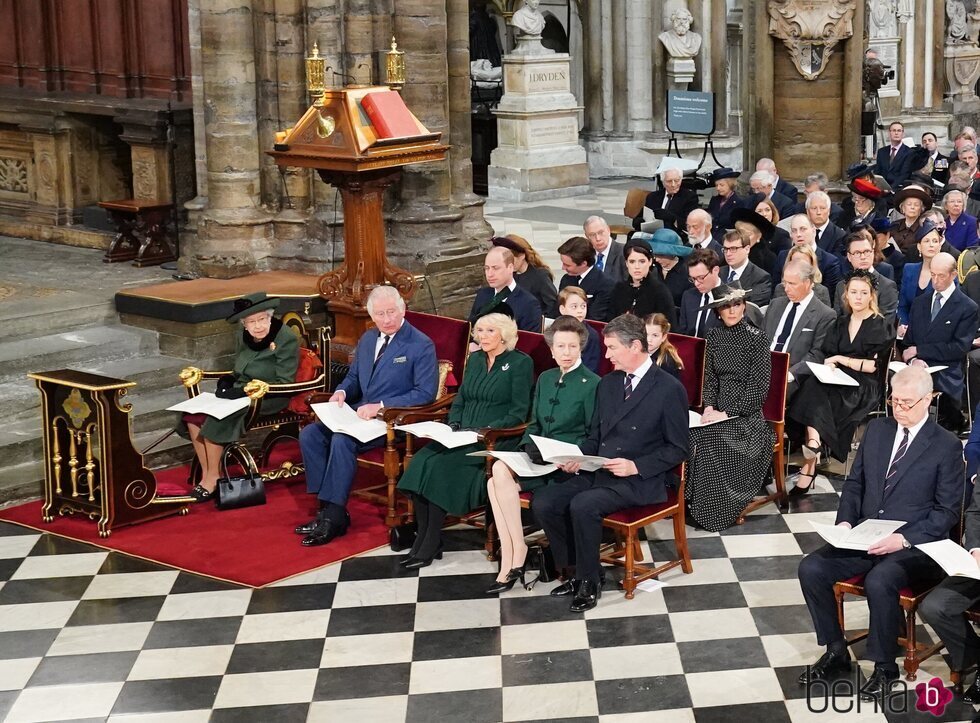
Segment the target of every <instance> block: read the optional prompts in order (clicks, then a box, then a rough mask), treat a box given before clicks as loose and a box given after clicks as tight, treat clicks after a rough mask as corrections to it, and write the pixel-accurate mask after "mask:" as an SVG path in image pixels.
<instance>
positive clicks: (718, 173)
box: [708, 166, 742, 183]
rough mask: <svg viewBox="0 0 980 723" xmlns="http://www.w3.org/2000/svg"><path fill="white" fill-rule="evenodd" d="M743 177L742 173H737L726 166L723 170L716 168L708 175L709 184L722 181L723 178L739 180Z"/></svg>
mask: <svg viewBox="0 0 980 723" xmlns="http://www.w3.org/2000/svg"><path fill="white" fill-rule="evenodd" d="M741 175H742V172H741V171H736V170H735V169H734V168H729V167H728V166H724V167H723V168H716V169H715V170H713V171H712V172H711V173H709V174H708V183H714V182H715V181H720V180H722V179H723V178H738V177H739V176H741Z"/></svg>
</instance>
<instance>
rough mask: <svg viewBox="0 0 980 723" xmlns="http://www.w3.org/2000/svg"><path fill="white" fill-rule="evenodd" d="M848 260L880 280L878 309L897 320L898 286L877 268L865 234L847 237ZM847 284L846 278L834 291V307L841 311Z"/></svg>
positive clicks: (871, 248)
mask: <svg viewBox="0 0 980 723" xmlns="http://www.w3.org/2000/svg"><path fill="white" fill-rule="evenodd" d="M847 260H848V261H849V262H850V264H851V268H852V269H854V270H855V271H857V270H862V271H867V272H868V273H869V274H871V275H872V276H873V277H874V278H875V279H876V280H877V281H878V288H877V292H876V293H877V294H878V309H879V310H880V311H881V315H882V316H884V317H885V318H886V319H888V320H889V321H894V320H895V312H896V310H897V309H898V286H896V285H895V282H894V281H892V280H891V279H889V278H886V277H884V276H882V275H881V274H879V273H878V272H877V271H876V270H875V252H874V247H873V246H872V245H871V242H870V241H869V240H868V239H866V238H865V237H864V236H861V235H858V234H852V235H851V236H848V237H847ZM846 285H847V279H846V278H845V279H844V280H843V281H841V282H840V283H839V284H837V290H836V291H835V292H834V308H835V309H837V312H838V313H840V311H841V309H842V308H843V300H844V287H845V286H846Z"/></svg>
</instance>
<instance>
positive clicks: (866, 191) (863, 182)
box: [847, 178, 885, 201]
mask: <svg viewBox="0 0 980 723" xmlns="http://www.w3.org/2000/svg"><path fill="white" fill-rule="evenodd" d="M847 187H848V188H849V189H850V190H851V193H856V194H857V195H858V196H863V197H864V198H867V199H870V200H872V201H877V200H878V199H879V198H882V197H884V195H885V192H884V191H882V190H881V189H880V188H878V187H877V186H876V185H875V184H873V183H872V182H871V181H869V180H867V179H866V178H855V179H852V180H851V182H850V183H848V184H847Z"/></svg>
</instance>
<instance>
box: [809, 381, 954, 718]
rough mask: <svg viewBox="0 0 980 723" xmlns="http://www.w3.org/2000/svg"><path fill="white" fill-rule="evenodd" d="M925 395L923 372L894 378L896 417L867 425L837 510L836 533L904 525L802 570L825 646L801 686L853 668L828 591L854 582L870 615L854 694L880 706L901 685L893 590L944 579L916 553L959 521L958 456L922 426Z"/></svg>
mask: <svg viewBox="0 0 980 723" xmlns="http://www.w3.org/2000/svg"><path fill="white" fill-rule="evenodd" d="M931 397H932V380H931V378H930V376H929V373H928V372H927V371H926V370H925V369H919V368H916V367H909V368H907V369H903V370H902V371H900V372H898V373H897V374H896V375H895V376H894V377H893V378H892V393H891V404H892V409H893V411H894V414H895V416H894V418H878V419H874V420H872V421H871V423H870V424H869V425H868V429H867V432H866V433H865V435H864V440H863V441H862V442H861V446H860V448H859V449H858V452H857V456H856V457H855V460H854V466H853V467H852V468H851V473H850V474H849V475H848V476H847V479H846V480H844V487H843V489H842V491H841V498H840V505H839V506H838V509H837V525H838V527H846V528H848V529H850V528H852V527H856V526H857V525H859V524H860V523H862V522H864V521H865V520H869V519H879V520H896V521H901V522H903V523H905V524H903V525H902V526H901V527H899V528H898V530H897V531H895V532H893V533H892V534H890V535H888V536H887V537H883V538H880V539H879V540H878V541H877V542H875V543H874V544H873V545H871V547H870V548H869V549H868V550H867V552H864V551H857V550H845V549H841V548H837V547H832V546H830V545H825V546H823V547H821V548H820V549H819V550H817V551H816V552H813V553H811V554H810V555H807V556H806V557H805V558H803V560H802V562H800V568H799V579H800V587H801V588H802V590H803V597H804V599H805V600H806V604H807V607H808V608H809V610H810V617H811V618H812V619H813V627H814V629H815V631H816V633H817V643H818V644H819V645H826V646H827V652H826V653H824V655H823V656H821V658H820V659H819V660H818V661H817V662H816V663H814V664H813V665H810V666H807V668H806V670H805V671H804V672H803V674H802V675H801V676H800V680H799V682H800V685H806V684H807V683H808V682H812V681H814V680H826V679H828V678H832V677H834V676H836V675H837V674H840V673H844V672H846V671H849V670H850V668H851V661H850V658H849V656H848V654H847V643H846V642H845V639H844V631H843V630H842V629H841V626H840V622H839V621H838V619H837V605H836V601H835V599H834V583H835V582H838V581H840V580H847V579H848V578H851V577H854V576H855V575H864V583H863V584H864V589H865V591H866V593H867V598H868V608H869V609H870V611H871V618H870V625H869V630H868V644H867V649H866V651H867V652H866V655H867V657H869V658H870V659H871V660H873V661H874V664H875V665H874V673H873V674H872V675H871V677H870V679H869V680H868V681H867V683H865V684H864V685H863V686H862V687H861V691H860V695H861V697H862V698H865V699H869V700H873V699H875V698H878V699H881V697H882V696H887V695H888V693H889V691H890V689H891V686H892V684H893V683H894V682H895V681H897V680H898V666H897V665H896V664H895V656H896V653H897V647H898V645H897V641H898V635H899V632H900V626H901V620H902V611H901V608H900V606H899V599H898V593H899V590H901V589H902V588H903V587H906V586H908V585H909V583H911V582H914V583H915V584H917V585H927V584H932V583H934V582H938V581H939V580H940V579H941V578H942V577H943V571H942V569H941V568H940V567H939V566H938V565H937V564H936V563H935V562H933V561H932V559H931V558H930V557H928V556H927V555H926V554H925V553H924V552H922V551H921V550H918V549H916V548H915V547H913V545H918V544H921V543H923V542H933V541H935V540H942V539H945V538H946V537H947V535H948V534H949V531H950V529H951V528H952V527H953V525H954V524H956V522H957V520H958V519H959V514H960V506H961V504H962V502H961V501H962V499H963V450H962V448H961V446H960V442H959V440H958V439H957V438H956V437H954V436H953V435H952V434H950V433H949V432H947V431H946V430H944V429H942V428H941V427H940V426H939V425H938V424H936V423H935V422H932V421H930V420H929V399H930V398H931Z"/></svg>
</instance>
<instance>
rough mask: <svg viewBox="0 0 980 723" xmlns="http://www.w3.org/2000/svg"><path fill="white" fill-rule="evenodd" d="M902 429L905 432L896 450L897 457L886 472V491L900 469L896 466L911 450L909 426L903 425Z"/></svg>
mask: <svg viewBox="0 0 980 723" xmlns="http://www.w3.org/2000/svg"><path fill="white" fill-rule="evenodd" d="M902 431H903V432H904V434H903V435H902V443H901V444H900V445H898V449H896V450H895V459H893V460H892V463H891V464H890V465H888V472H887V473H886V474H885V491H888V488H889V487H891V478H892V477H894V476H895V473H896V472H897V471H898V470H897V469H895V468H896V467H898V463H899V462H901V461H902V457H904V456H905V453H906V452H908V451H909V428H908V427H902Z"/></svg>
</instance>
